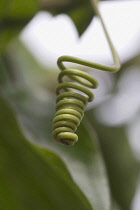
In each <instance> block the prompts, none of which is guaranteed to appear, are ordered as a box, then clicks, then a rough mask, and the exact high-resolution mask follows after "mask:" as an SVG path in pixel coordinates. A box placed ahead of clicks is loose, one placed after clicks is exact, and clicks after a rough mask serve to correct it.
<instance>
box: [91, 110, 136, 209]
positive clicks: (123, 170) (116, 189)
mask: <svg viewBox="0 0 140 210" xmlns="http://www.w3.org/2000/svg"><path fill="white" fill-rule="evenodd" d="M88 118H89V119H90V122H91V123H92V124H93V125H94V127H95V128H96V131H97V134H98V136H99V139H100V143H101V148H102V152H103V155H104V159H105V163H106V166H107V171H108V175H109V181H110V186H111V190H112V194H113V196H114V198H115V200H116V201H117V202H118V204H119V205H120V207H121V208H122V209H123V210H129V209H130V207H131V201H132V199H133V196H134V193H135V190H136V185H137V179H138V175H139V170H140V165H139V163H138V161H137V160H136V159H135V157H134V155H133V152H132V150H131V148H130V145H129V143H128V140H127V135H126V131H125V126H122V127H109V126H107V125H103V124H101V123H99V122H97V121H96V120H95V118H94V115H93V112H92V111H89V112H88Z"/></svg>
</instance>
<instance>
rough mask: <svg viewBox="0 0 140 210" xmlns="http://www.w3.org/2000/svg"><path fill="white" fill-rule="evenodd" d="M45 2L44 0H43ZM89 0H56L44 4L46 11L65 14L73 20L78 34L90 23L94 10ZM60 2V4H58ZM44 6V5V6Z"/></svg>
mask: <svg viewBox="0 0 140 210" xmlns="http://www.w3.org/2000/svg"><path fill="white" fill-rule="evenodd" d="M44 2H45V3H46V1H44ZM90 2H91V1H89V0H88V1H87V0H71V1H70V0H69V1H66V2H65V1H60V2H59V1H57V2H56V4H55V2H53V3H52V6H51V4H50V5H49V4H48V5H49V7H48V5H47V3H46V4H45V5H46V9H47V11H50V12H51V13H52V14H54V15H57V14H61V13H65V14H67V15H68V16H69V17H70V18H71V19H72V20H73V22H74V24H75V26H76V28H77V30H78V33H79V35H82V33H83V32H84V31H85V30H86V28H87V27H88V25H89V24H90V22H91V20H92V18H93V16H94V11H93V8H92V5H91V3H90ZM59 3H60V4H59ZM44 7H45V6H44Z"/></svg>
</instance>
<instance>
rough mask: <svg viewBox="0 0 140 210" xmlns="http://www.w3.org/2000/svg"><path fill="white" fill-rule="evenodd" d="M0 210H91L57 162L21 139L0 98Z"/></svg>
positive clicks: (17, 128) (44, 151)
mask: <svg viewBox="0 0 140 210" xmlns="http://www.w3.org/2000/svg"><path fill="white" fill-rule="evenodd" d="M0 112H1V115H0V124H1V130H0V154H1V155H0V186H1V187H0V195H1V196H0V209H2V210H16V209H17V210H22V209H23V210H25V209H30V210H32V209H33V210H35V209H37V210H38V209H48V210H49V209H50V210H52V209H75V210H77V209H85V210H87V209H91V207H90V205H89V203H88V201H87V200H86V198H85V197H84V195H83V194H82V193H81V192H80V190H79V189H78V187H77V186H76V185H75V184H74V182H73V180H72V179H71V177H70V175H69V173H68V171H67V169H66V167H65V165H64V164H63V162H62V161H61V159H60V158H59V157H58V156H57V155H56V154H54V153H53V152H51V151H49V150H47V149H41V148H39V147H37V146H32V145H31V144H29V142H28V141H27V140H26V139H25V137H24V136H23V134H22V133H21V130H20V129H19V126H18V124H17V121H16V119H15V117H14V113H13V112H12V110H11V108H10V107H9V106H8V105H7V103H6V102H5V101H4V100H3V99H2V97H1V98H0Z"/></svg>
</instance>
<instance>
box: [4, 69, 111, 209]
mask: <svg viewBox="0 0 140 210" xmlns="http://www.w3.org/2000/svg"><path fill="white" fill-rule="evenodd" d="M17 67H18V65H17ZM26 67H27V66H26ZM38 70H39V69H38ZM29 71H30V69H29V70H28V71H26V74H27V75H28V74H30V73H29ZM31 71H32V70H31ZM18 73H21V71H20V68H19V71H18ZM27 75H26V79H28V76H27ZM22 79H23V77H22V76H19V77H18V83H23V84H22V86H20V88H18V86H16V85H15V82H14V81H12V80H11V87H10V86H9V87H8V88H5V89H3V93H4V94H5V95H6V97H7V99H8V101H9V103H11V104H12V105H13V108H14V109H15V111H16V113H17V116H18V119H19V121H20V125H21V127H22V129H23V130H24V133H25V134H26V135H27V136H28V137H30V139H31V141H32V142H35V143H37V144H41V145H47V147H49V148H51V149H52V150H54V151H55V152H56V153H58V154H59V155H60V156H61V158H62V159H63V160H64V161H65V163H66V165H67V167H68V169H69V171H70V173H71V175H72V177H73V179H74V180H75V182H76V183H77V185H78V186H79V187H80V189H81V190H82V191H83V192H84V194H85V195H86V197H87V198H88V199H89V201H90V203H91V205H92V209H94V210H103V209H104V210H110V205H111V202H110V192H109V187H108V180H107V176H106V171H105V167H104V162H103V160H102V156H101V152H100V149H99V146H98V139H97V137H96V134H95V132H94V130H93V128H91V126H90V125H89V123H88V122H87V121H86V120H85V121H84V122H83V123H82V124H81V125H80V127H79V128H78V136H79V141H78V142H77V143H76V144H75V146H74V147H67V146H64V145H59V144H57V143H56V142H54V141H52V139H51V132H52V129H51V127H52V120H53V116H54V114H55V99H54V97H53V95H51V94H49V93H48V91H47V90H45V91H46V94H43V95H42V90H41V89H39V87H38V86H37V87H38V88H36V91H35V93H36V94H35V93H34V92H33V91H32V90H31V89H30V88H29V86H25V84H24V82H23V81H22ZM27 83H28V82H27ZM45 91H44V92H45Z"/></svg>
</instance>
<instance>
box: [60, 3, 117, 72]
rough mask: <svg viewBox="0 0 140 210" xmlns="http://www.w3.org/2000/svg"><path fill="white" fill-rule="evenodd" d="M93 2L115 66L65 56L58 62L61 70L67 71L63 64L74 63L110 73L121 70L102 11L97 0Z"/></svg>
mask: <svg viewBox="0 0 140 210" xmlns="http://www.w3.org/2000/svg"><path fill="white" fill-rule="evenodd" d="M91 2H92V6H93V9H94V11H95V13H96V15H97V17H98V18H99V19H100V21H101V24H102V27H103V30H104V33H105V36H106V39H107V41H108V44H109V47H110V50H111V53H112V57H113V61H114V65H113V66H110V65H103V64H100V63H95V62H91V61H87V60H84V59H80V58H76V57H73V56H65V55H64V56H61V57H59V58H58V61H57V64H58V67H59V68H60V69H61V70H65V69H66V67H65V66H64V64H63V62H73V63H76V64H80V65H85V66H88V67H92V68H96V69H98V70H103V71H109V72H116V71H118V70H119V69H120V60H119V57H118V54H117V52H116V50H115V47H114V45H113V43H112V41H111V39H110V36H109V34H108V31H107V29H106V26H105V24H104V21H103V19H102V16H101V14H100V11H99V9H98V3H97V1H96V0H91Z"/></svg>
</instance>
